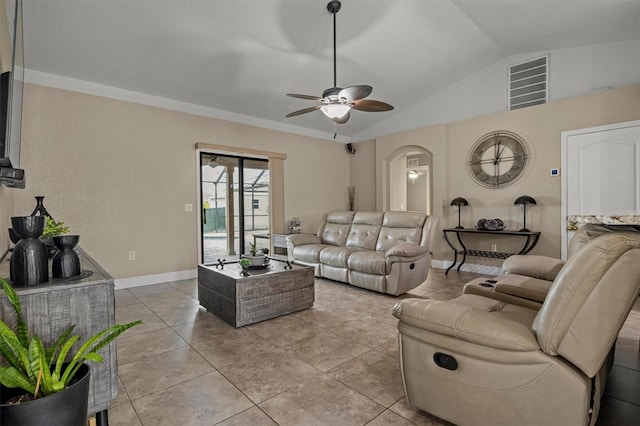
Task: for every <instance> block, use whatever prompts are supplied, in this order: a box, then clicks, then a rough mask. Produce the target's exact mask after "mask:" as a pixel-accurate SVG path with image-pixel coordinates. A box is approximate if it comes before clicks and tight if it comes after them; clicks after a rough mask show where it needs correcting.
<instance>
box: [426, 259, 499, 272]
mask: <svg viewBox="0 0 640 426" xmlns="http://www.w3.org/2000/svg"><path fill="white" fill-rule="evenodd" d="M431 266H432V267H433V268H438V269H447V268H448V267H449V266H451V261H450V260H432V261H431ZM452 270H456V268H454V269H452ZM460 270H461V271H464V272H474V273H476V274H485V275H493V276H496V275H501V274H502V268H500V267H499V266H489V265H477V264H475V263H465V264H464V265H462V268H460Z"/></svg>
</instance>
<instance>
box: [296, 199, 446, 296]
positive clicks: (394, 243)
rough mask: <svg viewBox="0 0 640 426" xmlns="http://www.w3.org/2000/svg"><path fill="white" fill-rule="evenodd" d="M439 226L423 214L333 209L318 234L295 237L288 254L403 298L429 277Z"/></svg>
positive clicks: (319, 272)
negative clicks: (435, 235)
mask: <svg viewBox="0 0 640 426" xmlns="http://www.w3.org/2000/svg"><path fill="white" fill-rule="evenodd" d="M436 226H437V218H435V217H431V216H427V215H426V214H425V213H419V212H352V211H333V212H329V213H327V214H326V215H324V217H323V218H322V220H321V223H320V226H319V227H318V231H317V233H316V234H315V235H313V234H293V235H289V236H288V237H287V249H288V256H289V260H291V261H294V262H296V263H298V264H303V265H309V266H313V267H315V274H316V276H318V277H324V278H329V279H332V280H336V281H342V282H345V283H348V284H351V285H354V286H357V287H362V288H366V289H369V290H375V291H378V292H381V293H388V294H392V295H396V296H397V295H399V294H403V293H405V292H407V291H409V290H411V289H412V288H415V287H417V286H419V285H420V284H422V283H423V282H424V281H425V280H426V279H427V274H428V273H429V267H430V265H431V249H432V244H433V233H434V231H435V228H436Z"/></svg>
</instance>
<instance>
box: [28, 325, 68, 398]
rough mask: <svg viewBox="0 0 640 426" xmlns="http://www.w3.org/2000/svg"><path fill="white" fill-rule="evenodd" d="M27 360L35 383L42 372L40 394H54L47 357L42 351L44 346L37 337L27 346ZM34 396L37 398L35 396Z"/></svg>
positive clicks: (53, 384)
mask: <svg viewBox="0 0 640 426" xmlns="http://www.w3.org/2000/svg"><path fill="white" fill-rule="evenodd" d="M29 359H30V360H31V371H32V372H33V375H34V376H35V379H36V381H37V380H38V375H39V374H40V372H41V371H42V377H41V378H40V389H41V390H42V394H43V395H50V394H52V393H53V392H56V390H54V388H55V383H54V382H53V380H52V378H51V370H50V369H49V364H48V363H47V355H46V353H45V350H44V345H43V344H42V341H41V340H40V339H39V338H38V336H34V337H33V339H31V343H30V344H29ZM63 389H64V388H63ZM59 390H62V389H59ZM35 396H36V397H37V395H35Z"/></svg>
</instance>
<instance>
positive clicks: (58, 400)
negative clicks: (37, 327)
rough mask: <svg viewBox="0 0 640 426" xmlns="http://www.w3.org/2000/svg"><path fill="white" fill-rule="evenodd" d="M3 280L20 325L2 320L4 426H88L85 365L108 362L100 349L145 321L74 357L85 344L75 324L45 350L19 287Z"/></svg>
mask: <svg viewBox="0 0 640 426" xmlns="http://www.w3.org/2000/svg"><path fill="white" fill-rule="evenodd" d="M0 282H1V283H2V287H3V289H4V292H5V294H6V295H7V298H8V300H9V303H11V305H12V307H13V309H14V311H15V317H14V318H15V319H16V321H17V324H16V331H14V330H12V329H11V328H10V327H9V326H8V325H7V324H6V323H5V322H4V321H1V320H0V356H1V357H2V358H3V360H4V363H3V364H4V365H3V366H0V385H2V389H1V390H0V419H1V420H0V424H2V425H22V424H24V425H27V424H29V425H34V424H64V425H78V426H80V425H83V426H84V425H86V423H87V406H88V392H89V367H88V365H87V364H85V361H93V362H102V361H103V358H102V355H100V354H99V353H98V351H99V350H100V349H102V348H103V347H105V346H107V345H108V344H109V343H111V342H112V341H113V340H114V339H115V338H117V337H118V336H119V335H120V334H122V333H123V332H124V331H125V330H127V329H129V328H131V327H133V326H136V325H138V324H141V323H142V321H134V322H130V323H128V324H116V325H114V326H112V327H109V328H108V329H106V330H103V331H101V332H99V333H97V334H95V335H94V336H92V337H90V338H88V339H87V340H86V341H85V342H84V343H82V344H81V345H80V347H79V348H78V350H77V351H75V354H73V355H71V349H72V347H73V346H74V345H75V344H76V343H78V342H79V340H80V336H78V335H72V333H73V329H74V327H75V325H72V326H70V327H69V328H68V329H66V330H65V331H64V332H63V333H62V335H61V336H60V337H59V338H58V339H57V340H56V341H55V343H54V344H53V345H51V346H50V347H45V345H44V343H43V342H42V341H41V339H40V338H39V337H38V336H36V335H34V336H31V337H29V332H28V328H27V324H26V323H25V321H24V319H23V317H22V307H21V304H20V299H19V297H18V295H17V294H16V292H15V290H14V289H13V287H11V286H10V285H9V283H7V281H6V280H4V279H2V278H0Z"/></svg>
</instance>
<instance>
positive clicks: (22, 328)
mask: <svg viewBox="0 0 640 426" xmlns="http://www.w3.org/2000/svg"><path fill="white" fill-rule="evenodd" d="M0 281H1V282H2V288H3V289H4V292H5V294H6V295H7V298H8V299H9V302H10V303H11V305H12V306H13V310H14V311H15V312H16V316H17V317H18V326H17V329H18V330H17V331H18V333H17V336H18V340H19V341H20V343H21V344H22V347H23V348H25V349H26V348H28V347H29V331H28V330H27V324H26V323H25V322H24V319H23V318H22V305H21V304H20V298H19V297H18V295H17V294H16V291H15V290H14V289H13V287H11V286H10V285H9V283H8V282H7V281H6V280H5V279H3V278H0Z"/></svg>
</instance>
